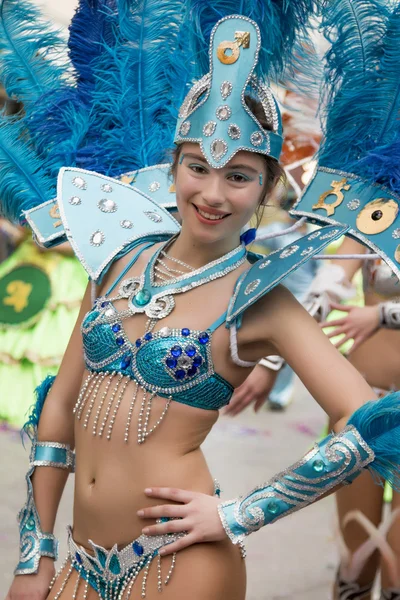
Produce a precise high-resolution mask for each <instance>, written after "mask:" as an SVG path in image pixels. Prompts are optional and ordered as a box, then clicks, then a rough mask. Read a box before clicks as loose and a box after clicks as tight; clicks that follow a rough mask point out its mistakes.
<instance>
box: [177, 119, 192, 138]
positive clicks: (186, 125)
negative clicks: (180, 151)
mask: <svg viewBox="0 0 400 600" xmlns="http://www.w3.org/2000/svg"><path fill="white" fill-rule="evenodd" d="M189 131H190V121H184V122H183V123H182V125H181V126H180V129H179V133H180V134H181V135H183V136H185V135H187V134H188V133H189Z"/></svg>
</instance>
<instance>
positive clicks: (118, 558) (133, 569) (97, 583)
mask: <svg viewBox="0 0 400 600" xmlns="http://www.w3.org/2000/svg"><path fill="white" fill-rule="evenodd" d="M166 521H169V519H167V518H165V519H159V520H158V522H166ZM184 535H186V534H185V533H168V534H164V535H156V536H148V535H145V534H142V535H140V536H139V537H138V538H137V539H135V540H133V541H132V542H131V543H130V544H128V545H127V546H125V547H124V548H122V549H121V550H118V547H117V545H115V546H113V548H111V550H106V549H105V548H102V547H101V546H98V545H97V544H95V543H94V542H92V541H89V543H90V546H91V549H92V552H90V553H89V552H87V551H86V550H85V549H84V548H82V547H81V546H79V545H78V544H77V543H76V542H75V541H74V539H73V537H72V530H71V528H68V554H67V558H66V559H65V562H64V564H63V566H62V567H61V570H60V571H59V573H58V574H57V575H56V577H55V578H54V582H53V585H54V583H55V581H57V580H58V576H59V574H60V573H61V572H62V571H63V570H64V569H65V567H66V566H67V564H69V569H68V571H67V573H66V575H65V577H64V579H63V581H62V582H61V587H60V589H58V590H55V591H56V596H55V598H59V597H60V596H61V594H62V592H63V591H64V589H65V587H66V585H67V583H68V581H69V580H70V578H71V577H72V576H73V573H74V571H77V572H78V575H79V577H78V579H77V580H76V585H75V590H74V593H73V596H72V597H73V598H76V597H77V594H78V589H79V587H80V584H81V583H82V580H83V581H84V582H85V584H84V586H85V587H84V593H83V600H86V598H87V596H88V593H89V587H90V588H92V589H94V590H95V591H96V592H97V593H98V595H99V598H102V599H103V600H122V598H123V599H124V600H128V599H129V598H130V597H131V592H132V589H133V586H134V584H135V582H136V580H137V578H138V577H139V574H140V573H141V572H142V571H143V579H142V589H141V597H142V598H145V597H146V587H147V576H148V573H149V569H150V566H151V564H152V562H153V560H156V561H157V570H158V573H157V585H158V591H160V592H161V591H162V587H163V585H167V584H168V582H169V580H170V578H171V575H172V572H173V570H174V567H175V561H176V554H175V553H174V554H173V555H172V563H171V565H170V568H169V570H168V573H167V574H166V575H165V574H164V576H163V574H162V570H161V556H160V555H159V554H158V551H159V549H160V548H161V547H162V546H165V545H166V544H171V543H172V542H175V541H177V540H178V539H180V538H181V537H183V536H184ZM79 593H81V592H80V590H79ZM80 597H81V596H80ZM135 597H137V595H136V596H135Z"/></svg>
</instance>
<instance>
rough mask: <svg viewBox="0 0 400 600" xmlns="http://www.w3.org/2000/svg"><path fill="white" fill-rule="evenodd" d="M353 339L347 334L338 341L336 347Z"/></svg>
mask: <svg viewBox="0 0 400 600" xmlns="http://www.w3.org/2000/svg"><path fill="white" fill-rule="evenodd" d="M351 339H353V338H352V337H351V335H345V336H344V337H343V338H341V339H340V340H339V341H338V342H336V343H335V344H334V345H335V348H340V346H343V344H345V343H346V342H348V341H349V340H351Z"/></svg>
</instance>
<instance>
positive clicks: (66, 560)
mask: <svg viewBox="0 0 400 600" xmlns="http://www.w3.org/2000/svg"><path fill="white" fill-rule="evenodd" d="M69 557H70V555H69V553H68V554H67V556H66V558H65V559H64V562H63V563H62V565H61V566H60V567H59V568H58V569H57V571H56V574H55V575H54V577H53V579H52V580H51V581H50V585H49V591H51V590H52V588H53V586H54V584H55V582H56V581H57V579H58V578H59V577H60V575H61V573H62V572H63V571H64V569H65V567H66V566H67V563H68V560H69Z"/></svg>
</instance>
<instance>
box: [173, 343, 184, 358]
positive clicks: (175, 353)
mask: <svg viewBox="0 0 400 600" xmlns="http://www.w3.org/2000/svg"><path fill="white" fill-rule="evenodd" d="M171 354H172V356H175V357H176V358H177V357H178V356H180V355H181V354H182V348H181V347H180V346H172V348H171Z"/></svg>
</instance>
